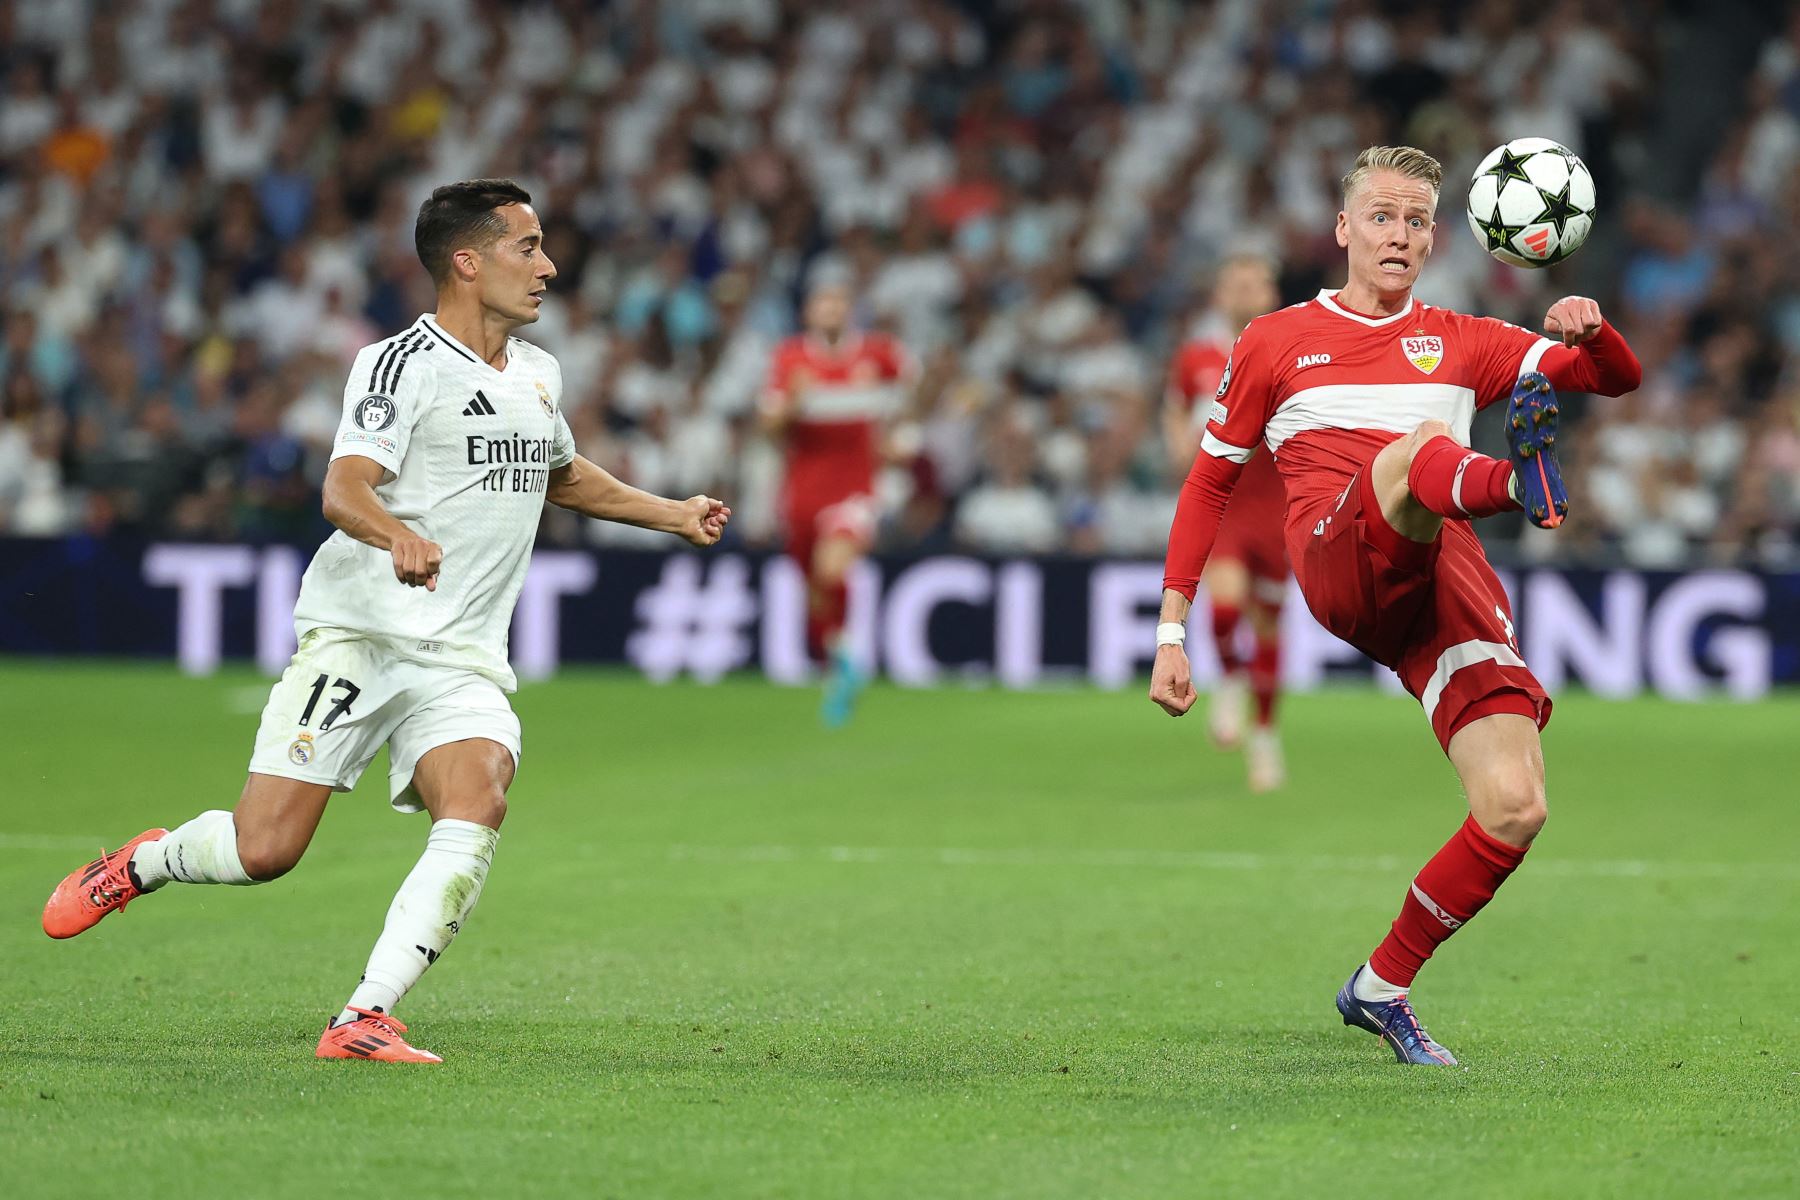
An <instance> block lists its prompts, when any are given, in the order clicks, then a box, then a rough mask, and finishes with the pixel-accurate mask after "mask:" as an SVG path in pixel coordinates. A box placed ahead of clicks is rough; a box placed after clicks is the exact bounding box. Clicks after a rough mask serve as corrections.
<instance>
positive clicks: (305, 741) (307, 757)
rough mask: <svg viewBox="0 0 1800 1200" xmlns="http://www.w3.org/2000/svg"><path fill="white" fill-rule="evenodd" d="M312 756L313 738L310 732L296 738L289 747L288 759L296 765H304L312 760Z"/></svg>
mask: <svg viewBox="0 0 1800 1200" xmlns="http://www.w3.org/2000/svg"><path fill="white" fill-rule="evenodd" d="M312 757H313V739H312V734H310V733H303V734H301V735H300V736H299V737H297V738H295V739H294V742H293V745H291V746H289V747H288V761H289V762H291V763H293V764H294V765H295V766H298V767H304V766H305V765H306V764H307V763H309V762H311V761H312Z"/></svg>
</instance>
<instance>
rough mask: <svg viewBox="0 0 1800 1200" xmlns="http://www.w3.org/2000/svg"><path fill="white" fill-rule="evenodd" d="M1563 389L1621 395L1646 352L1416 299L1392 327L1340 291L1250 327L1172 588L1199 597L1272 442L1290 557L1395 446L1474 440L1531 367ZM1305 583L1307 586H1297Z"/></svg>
mask: <svg viewBox="0 0 1800 1200" xmlns="http://www.w3.org/2000/svg"><path fill="white" fill-rule="evenodd" d="M1534 370H1541V371H1543V373H1544V374H1545V375H1546V376H1548V377H1549V379H1550V382H1551V383H1552V384H1553V385H1554V386H1556V387H1557V388H1561V389H1567V390H1570V391H1582V392H1600V393H1603V394H1605V395H1608V396H1621V395H1624V394H1625V393H1626V392H1628V391H1631V390H1632V389H1633V388H1636V387H1637V386H1638V385H1639V384H1640V383H1641V382H1642V379H1643V369H1642V367H1641V366H1640V365H1639V364H1638V361H1637V356H1636V355H1634V354H1632V352H1631V347H1630V346H1628V345H1626V343H1625V339H1624V338H1623V337H1622V336H1620V334H1619V332H1618V330H1616V329H1614V328H1613V327H1612V326H1611V325H1608V324H1606V323H1604V322H1602V323H1601V326H1600V328H1599V330H1598V331H1597V332H1596V333H1595V334H1594V335H1593V337H1592V338H1591V339H1589V340H1588V341H1586V342H1582V343H1581V344H1579V345H1576V346H1573V347H1565V346H1563V345H1562V344H1561V343H1558V342H1553V341H1551V340H1550V339H1549V338H1545V337H1540V336H1538V335H1537V334H1535V333H1531V332H1529V331H1528V330H1524V329H1520V328H1519V327H1518V326H1516V325H1509V324H1507V323H1506V322H1505V321H1497V320H1494V319H1493V318H1491V317H1470V316H1465V315H1463V314H1462V313H1456V312H1450V311H1448V310H1447V309H1441V308H1433V307H1431V306H1430V305H1428V304H1420V303H1419V302H1418V301H1416V300H1410V299H1409V300H1408V301H1407V304H1406V307H1405V308H1403V309H1401V310H1400V311H1399V312H1397V313H1395V314H1393V315H1392V316H1389V317H1371V316H1368V315H1366V314H1363V313H1357V312H1352V311H1350V310H1349V309H1346V308H1344V307H1343V306H1342V305H1340V304H1339V303H1338V302H1337V297H1336V295H1335V294H1333V293H1330V292H1320V293H1319V294H1318V296H1317V297H1316V298H1315V299H1312V300H1308V301H1306V302H1305V303H1303V304H1295V305H1292V306H1290V307H1288V308H1284V309H1281V310H1280V311H1278V312H1272V313H1269V314H1268V315H1266V316H1261V317H1258V318H1256V320H1254V321H1252V322H1250V324H1249V326H1247V327H1246V328H1245V330H1244V332H1243V334H1242V335H1241V336H1240V337H1239V338H1238V340H1237V344H1236V345H1235V346H1234V347H1232V352H1231V361H1230V362H1229V363H1227V364H1226V367H1225V375H1224V378H1223V379H1221V380H1220V382H1219V392H1218V397H1217V399H1215V400H1214V401H1213V402H1212V404H1211V405H1210V406H1209V407H1208V410H1207V421H1206V429H1205V431H1204V432H1203V433H1202V434H1201V436H1200V453H1199V454H1197V455H1195V456H1194V469H1193V470H1192V471H1190V472H1189V473H1188V478H1187V482H1186V483H1184V484H1183V485H1182V489H1181V500H1180V502H1179V503H1178V504H1177V506H1176V510H1175V522H1174V524H1173V525H1172V526H1171V527H1170V529H1169V552H1168V555H1167V557H1166V558H1165V559H1164V576H1163V583H1164V585H1165V586H1166V587H1169V588H1172V589H1174V590H1176V591H1178V592H1180V593H1182V594H1183V595H1185V596H1188V597H1190V598H1192V596H1193V595H1194V586H1195V583H1196V581H1197V580H1198V579H1199V578H1200V571H1201V569H1202V568H1203V567H1204V566H1205V565H1206V557H1207V555H1208V553H1210V552H1211V549H1212V545H1213V541H1214V538H1215V536H1216V535H1217V533H1218V530H1219V519H1220V517H1221V515H1222V514H1223V512H1224V508H1225V503H1226V501H1227V500H1228V499H1229V496H1230V494H1231V491H1232V485H1233V483H1234V481H1235V480H1236V478H1237V477H1238V476H1239V475H1240V474H1241V473H1242V471H1243V468H1242V467H1241V466H1240V465H1239V464H1242V463H1244V462H1246V461H1247V460H1248V459H1249V458H1250V456H1251V454H1252V453H1254V451H1255V449H1256V443H1257V442H1258V441H1261V442H1263V443H1265V444H1266V445H1267V446H1268V447H1269V449H1270V450H1272V451H1274V452H1275V465H1276V466H1277V467H1278V468H1279V469H1280V471H1281V476H1282V478H1283V479H1284V480H1285V481H1286V483H1287V497H1288V508H1287V524H1288V529H1287V534H1288V549H1289V552H1290V556H1291V557H1292V558H1293V560H1294V561H1295V562H1296V563H1298V562H1299V561H1300V556H1301V551H1302V550H1303V549H1304V547H1305V545H1306V534H1307V532H1308V530H1309V528H1311V527H1312V525H1313V524H1314V523H1316V522H1317V520H1318V518H1319V516H1320V514H1321V513H1322V511H1323V509H1324V508H1325V507H1326V506H1329V505H1334V504H1336V503H1337V502H1338V501H1339V500H1340V498H1343V497H1347V496H1348V495H1349V492H1348V490H1347V487H1348V483H1349V481H1350V480H1351V479H1352V478H1354V476H1355V475H1356V472H1357V471H1358V470H1360V469H1361V468H1362V467H1364V466H1365V465H1367V464H1368V463H1369V462H1370V461H1372V460H1373V459H1374V457H1375V455H1376V454H1377V453H1378V452H1379V451H1380V450H1381V448H1382V447H1383V446H1385V445H1387V444H1388V443H1389V442H1392V441H1395V440H1397V439H1398V438H1400V437H1403V436H1405V435H1406V434H1408V433H1411V432H1412V431H1413V430H1414V429H1417V428H1418V427H1419V425H1420V424H1421V423H1423V422H1425V421H1430V420H1440V421H1443V422H1445V423H1446V424H1448V425H1449V426H1450V429H1451V432H1452V433H1453V434H1454V435H1455V436H1456V437H1457V438H1458V439H1459V440H1460V441H1462V442H1463V444H1464V445H1467V444H1468V439H1469V426H1470V423H1471V422H1472V420H1473V418H1474V416H1475V410H1476V409H1478V408H1482V407H1485V406H1487V405H1489V404H1492V403H1493V402H1494V401H1496V400H1499V399H1501V398H1503V397H1505V396H1508V395H1510V394H1511V392H1512V386H1513V383H1514V382H1515V381H1516V380H1517V379H1518V377H1519V376H1520V375H1521V374H1524V373H1525V372H1527V371H1534ZM1305 582H1306V581H1305V580H1304V579H1303V580H1302V581H1301V583H1302V585H1304V584H1305Z"/></svg>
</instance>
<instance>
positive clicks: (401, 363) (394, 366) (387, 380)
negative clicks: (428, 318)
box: [381, 329, 426, 396]
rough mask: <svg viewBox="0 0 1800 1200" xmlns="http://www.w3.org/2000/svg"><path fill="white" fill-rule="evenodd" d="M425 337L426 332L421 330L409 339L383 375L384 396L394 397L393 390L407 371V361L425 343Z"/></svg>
mask: <svg viewBox="0 0 1800 1200" xmlns="http://www.w3.org/2000/svg"><path fill="white" fill-rule="evenodd" d="M425 336H426V335H425V331H424V330H422V329H421V330H420V331H419V332H417V333H415V334H413V335H412V336H411V337H409V338H407V339H406V343H405V345H404V346H402V348H401V350H400V353H399V355H398V356H397V357H396V358H394V359H393V361H391V362H389V363H388V365H387V369H386V370H385V371H383V372H382V373H381V394H382V395H384V396H392V395H393V394H394V393H393V390H392V389H393V388H394V386H395V385H396V384H398V383H399V382H400V375H399V372H400V371H402V370H405V369H406V360H407V359H409V358H411V357H412V352H413V351H414V350H417V349H418V348H419V346H420V344H421V343H422V342H424V340H425Z"/></svg>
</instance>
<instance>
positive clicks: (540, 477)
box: [294, 314, 575, 691]
mask: <svg viewBox="0 0 1800 1200" xmlns="http://www.w3.org/2000/svg"><path fill="white" fill-rule="evenodd" d="M561 402H562V369H561V368H560V367H559V366H557V362H556V359H555V358H553V357H552V356H551V355H550V354H549V353H547V352H546V351H544V350H542V349H540V348H539V347H537V346H533V345H531V344H530V343H528V342H524V341H521V340H520V339H518V338H512V339H510V340H508V342H507V359H506V369H505V370H495V369H494V368H493V367H491V366H489V365H488V364H487V363H485V362H483V361H482V360H481V359H480V358H479V357H478V356H477V355H476V354H475V352H474V351H472V350H470V349H469V348H468V347H467V346H464V345H463V344H462V343H461V342H458V341H457V340H456V339H455V338H453V337H451V336H450V335H449V334H447V333H445V332H444V330H443V328H442V327H440V326H439V325H438V323H437V321H436V320H435V319H434V318H433V317H431V316H430V315H429V314H427V315H424V316H421V317H420V318H419V319H418V320H417V321H415V322H413V324H412V325H411V326H410V327H409V328H408V329H407V330H406V331H405V332H403V333H401V334H399V335H398V336H396V337H391V338H388V339H387V340H386V341H383V342H377V343H376V344H375V345H373V346H367V347H364V348H363V349H362V350H361V351H360V352H359V353H358V354H357V356H356V362H355V364H354V365H353V366H352V367H351V368H350V380H349V382H348V383H347V384H346V385H345V387H344V416H343V419H342V421H341V422H340V423H339V424H338V432H337V442H336V445H335V446H334V448H333V450H332V454H331V457H332V458H333V459H334V460H335V459H339V458H342V457H344V456H345V455H347V454H356V455H361V456H362V457H364V458H371V459H374V460H375V461H376V462H378V463H380V464H381V465H382V467H383V468H385V469H384V471H383V475H382V479H383V482H382V483H381V485H380V486H379V487H377V488H376V489H375V494H376V495H377V496H379V497H380V499H381V503H382V506H383V507H384V508H386V509H387V511H388V512H389V513H391V514H393V516H394V517H396V518H397V519H398V520H400V521H401V522H403V523H404V524H405V525H406V526H407V527H409V528H411V529H413V530H415V531H417V532H418V533H419V534H420V535H421V536H423V537H426V538H429V539H431V540H432V541H434V542H436V543H437V544H438V545H440V546H442V547H443V549H444V563H443V567H442V569H441V570H440V572H439V574H438V581H437V590H436V591H428V590H427V589H425V588H423V587H408V586H407V585H405V584H403V583H401V582H400V581H399V580H398V579H396V578H394V561H393V557H392V555H390V554H389V553H388V552H387V551H386V550H378V549H376V548H375V547H374V546H370V545H366V544H364V543H362V542H359V541H357V540H356V539H355V538H352V537H351V536H350V535H349V534H347V533H344V532H342V531H341V530H340V531H339V532H337V533H334V534H332V535H331V537H330V538H329V539H328V540H327V541H326V542H325V544H324V545H322V546H320V547H319V551H318V553H317V554H315V555H313V560H312V565H310V566H309V567H307V569H306V576H305V578H304V579H302V580H301V583H300V599H299V601H298V603H296V604H295V606H294V632H295V634H296V636H298V637H304V636H305V635H306V633H307V632H308V631H309V630H312V629H318V628H334V629H346V630H351V631H354V632H357V633H362V634H367V635H370V636H373V637H377V638H380V639H382V640H383V641H385V642H387V643H389V644H390V646H391V648H392V649H393V650H394V651H395V652H396V653H399V654H402V655H405V656H406V657H408V658H413V659H417V660H418V661H420V662H427V663H440V664H444V665H448V666H456V667H463V668H466V669H469V670H472V671H477V672H479V673H480V674H482V675H485V676H487V677H488V678H490V679H492V680H493V681H494V682H495V683H497V684H499V685H500V686H501V687H503V688H505V689H506V690H507V691H512V690H513V689H514V688H515V687H517V685H518V681H517V679H516V678H515V677H514V675H513V672H512V667H511V666H510V665H509V664H508V663H507V655H506V643H507V632H508V629H509V627H510V626H511V624H512V614H513V605H514V604H515V603H517V601H518V598H519V588H520V587H521V586H522V585H523V584H524V582H525V569H526V567H527V566H528V565H529V564H530V561H531V546H532V542H533V541H534V540H535V539H536V537H537V528H538V519H539V517H540V516H541V515H542V513H543V509H544V493H545V491H546V489H547V488H548V486H549V477H550V472H551V471H553V470H555V469H556V468H558V467H563V466H567V465H568V464H569V463H570V462H572V461H574V458H575V442H574V438H573V437H572V435H571V434H570V433H569V423H568V422H567V421H566V420H564V419H563V415H562V408H561Z"/></svg>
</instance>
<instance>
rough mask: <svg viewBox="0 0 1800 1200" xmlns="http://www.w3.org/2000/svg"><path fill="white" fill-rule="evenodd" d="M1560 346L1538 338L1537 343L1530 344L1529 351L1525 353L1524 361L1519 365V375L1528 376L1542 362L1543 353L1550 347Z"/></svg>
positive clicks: (1559, 343)
mask: <svg viewBox="0 0 1800 1200" xmlns="http://www.w3.org/2000/svg"><path fill="white" fill-rule="evenodd" d="M1561 344H1562V343H1561V342H1553V341H1551V340H1550V339H1549V338H1539V339H1538V340H1537V341H1535V342H1533V343H1532V344H1531V349H1529V350H1527V351H1526V352H1525V360H1524V361H1523V362H1521V363H1520V364H1519V374H1521V375H1529V374H1530V373H1531V372H1533V371H1535V370H1537V369H1538V364H1539V363H1541V362H1543V361H1544V353H1545V351H1547V350H1549V349H1550V347H1552V346H1559V345H1561Z"/></svg>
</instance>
